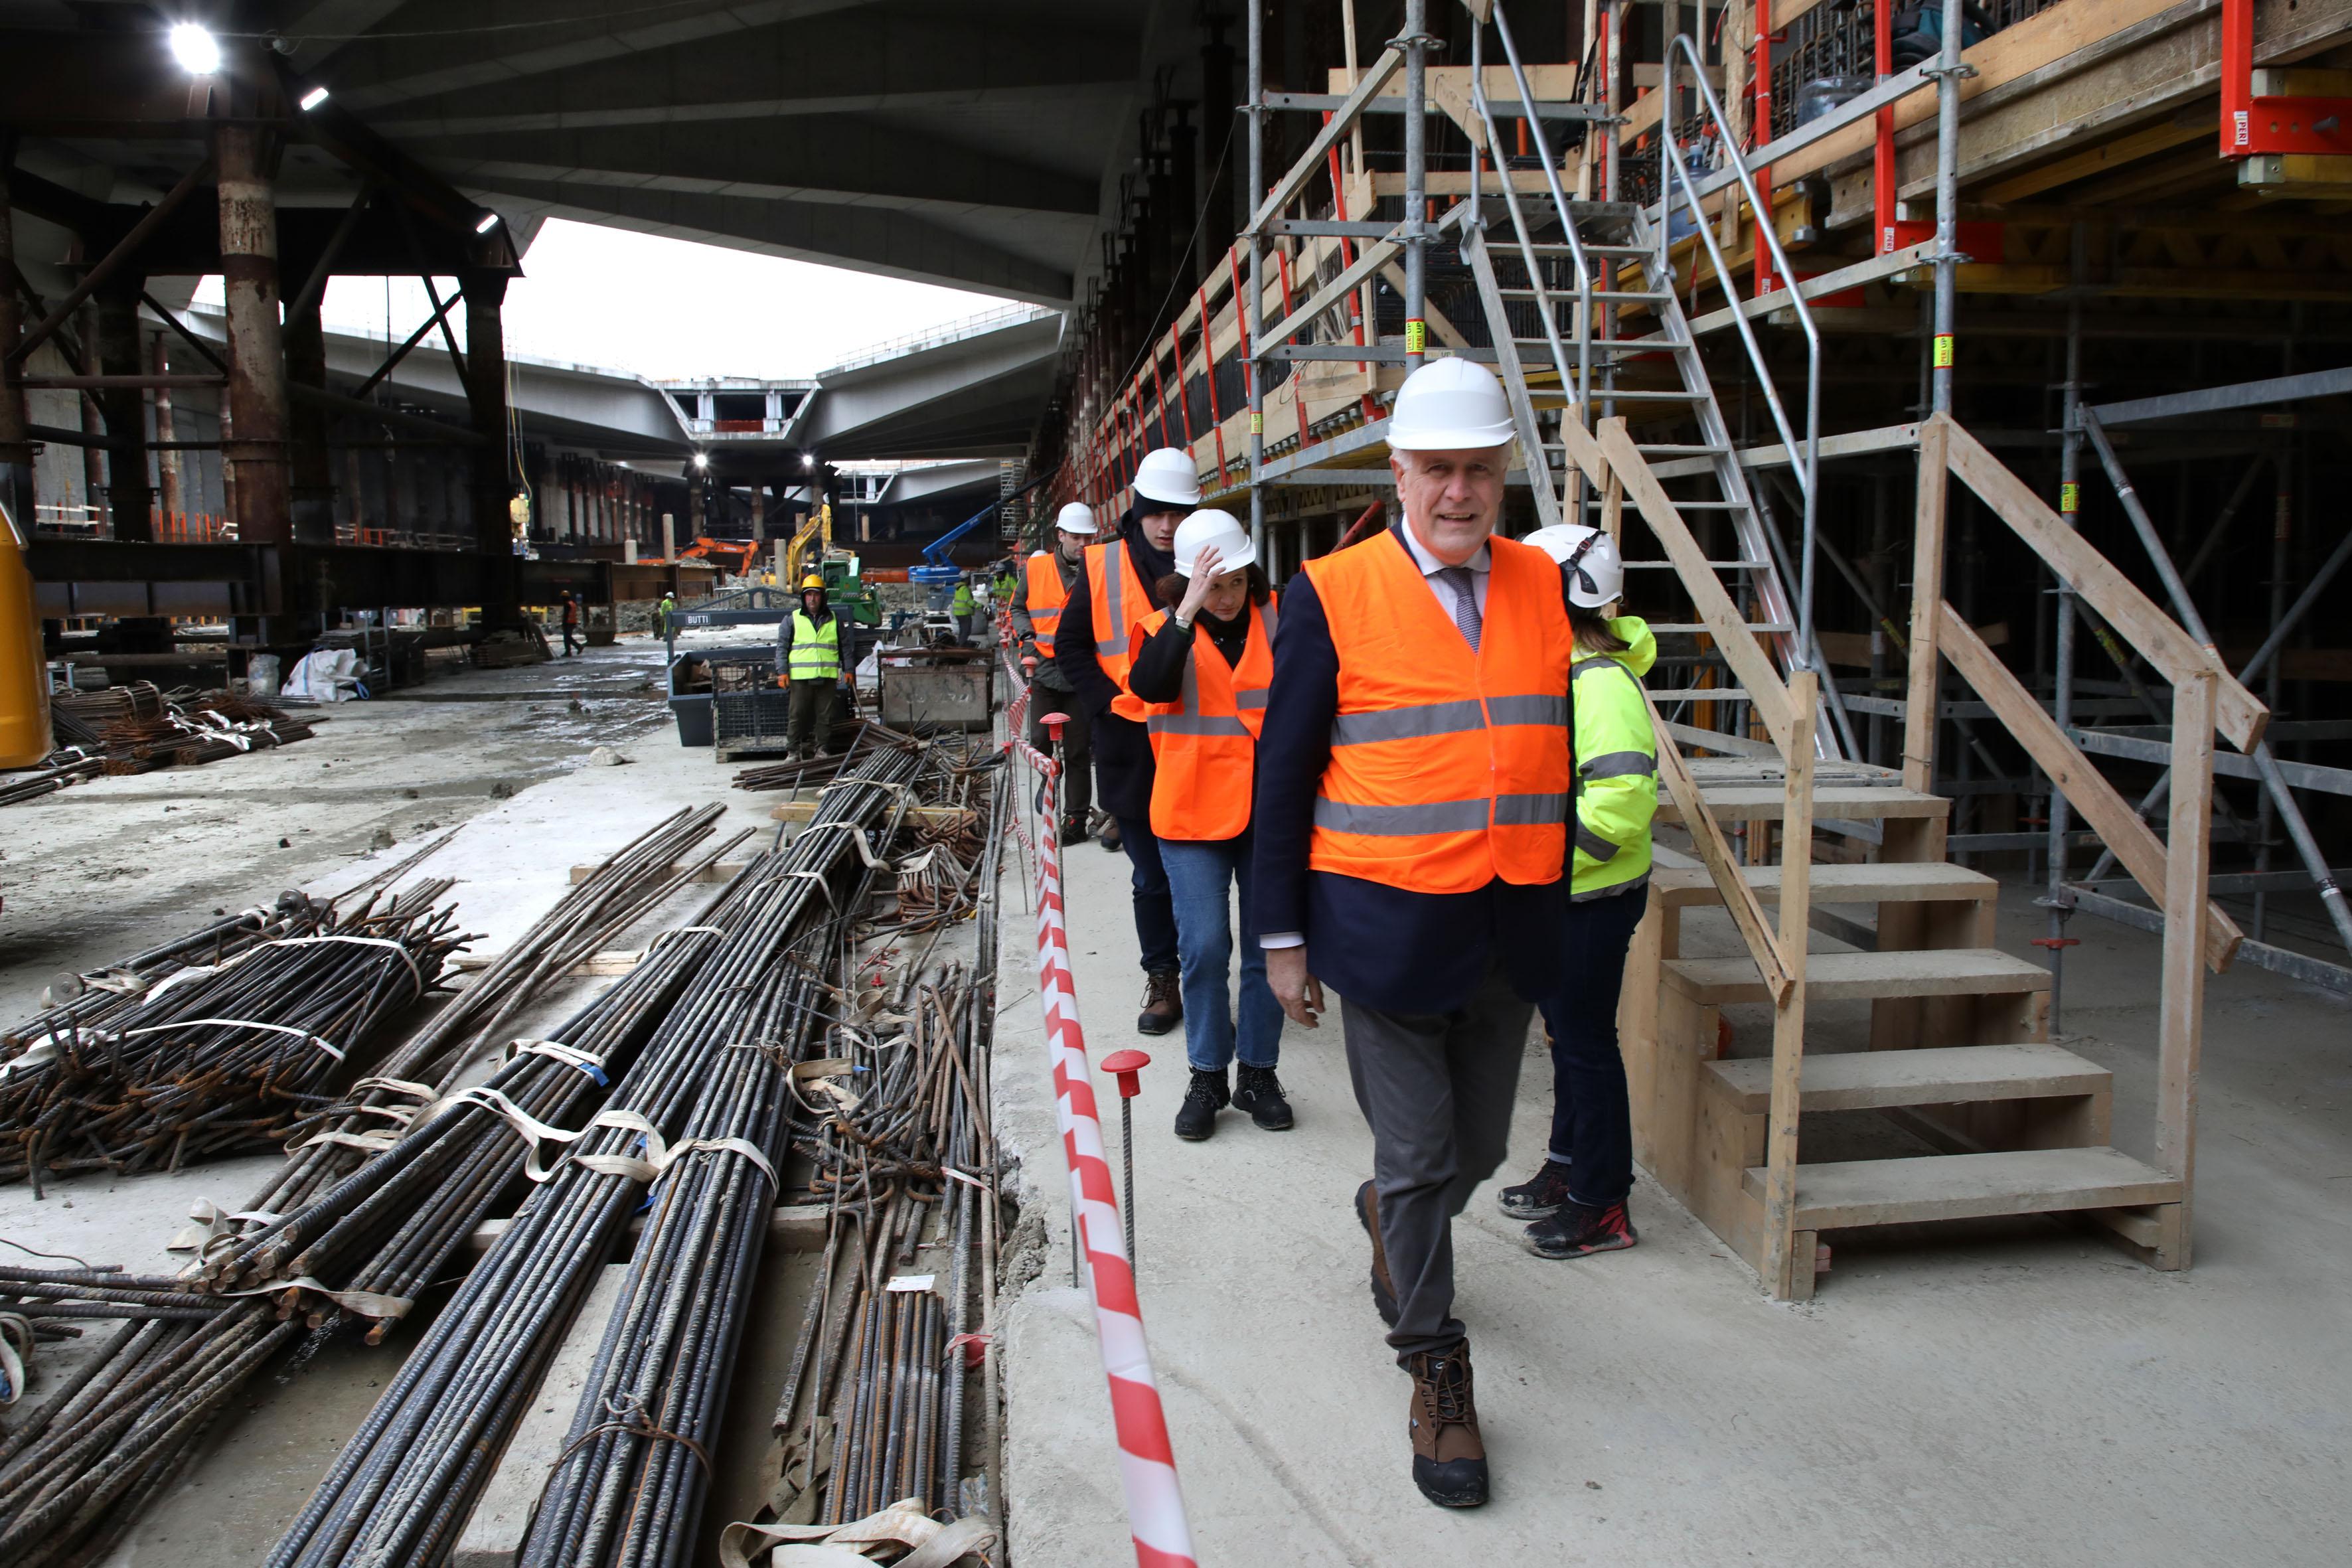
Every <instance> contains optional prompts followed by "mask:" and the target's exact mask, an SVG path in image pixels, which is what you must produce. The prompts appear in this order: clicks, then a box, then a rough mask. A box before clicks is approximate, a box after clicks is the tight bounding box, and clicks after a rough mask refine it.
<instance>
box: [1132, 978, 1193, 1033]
mask: <svg viewBox="0 0 2352 1568" xmlns="http://www.w3.org/2000/svg"><path fill="white" fill-rule="evenodd" d="M1176 979H1177V976H1176V971H1174V970H1172V969H1162V970H1160V971H1157V972H1156V973H1150V974H1147V975H1145V976H1144V977H1143V1011H1142V1012H1140V1013H1139V1014H1137V1015H1136V1017H1135V1026H1136V1027H1137V1028H1138V1029H1139V1030H1141V1031H1142V1032H1143V1033H1145V1034H1147V1035H1164V1034H1166V1033H1167V1032H1168V1031H1169V1030H1171V1029H1172V1028H1174V1027H1175V1026H1177V1025H1178V1024H1180V1023H1181V1022H1183V1020H1184V998H1183V996H1182V995H1181V994H1180V993H1179V992H1178V990H1177V985H1176Z"/></svg>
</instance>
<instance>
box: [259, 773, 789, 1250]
mask: <svg viewBox="0 0 2352 1568" xmlns="http://www.w3.org/2000/svg"><path fill="white" fill-rule="evenodd" d="M725 813H726V807H724V806H722V805H705V806H698V807H690V808H686V809H681V810H679V811H677V812H675V813H673V814H671V815H670V816H667V817H665V818H663V819H662V820H661V821H660V822H657V823H656V824H655V825H654V826H652V827H649V828H647V829H646V831H645V832H643V833H641V834H639V835H638V836H637V837H635V838H634V839H631V840H630V841H629V842H628V843H627V844H625V845H623V846H622V847H620V848H619V849H616V850H614V852H613V853H612V854H611V855H610V856H608V857H607V858H605V859H604V861H603V862H602V863H601V864H600V865H598V866H597V868H595V870H594V871H593V872H591V873H590V874H589V876H588V878H587V879H585V880H584V881H580V882H575V883H573V884H572V886H571V887H569V888H567V889H564V892H563V895H562V897H561V898H559V899H558V900H556V901H555V903H554V905H553V906H552V907H551V908H550V909H549V910H548V911H547V913H545V914H544V915H541V917H540V918H539V919H538V920H537V921H534V922H532V924H531V926H530V930H528V931H525V932H523V934H522V935H521V936H520V937H519V938H517V939H516V940H515V942H513V944H512V945H510V946H509V947H508V948H507V949H506V950H505V951H504V952H501V953H499V956H498V957H497V958H496V959H495V960H494V961H492V962H491V963H489V964H488V966H487V967H485V968H484V969H483V970H482V971H481V972H480V973H478V974H476V975H475V976H474V977H473V979H472V980H471V981H469V982H468V983H467V984H466V986H465V987H464V988H463V989H462V990H460V991H459V992H458V993H457V994H456V995H455V996H454V997H452V998H451V999H450V1001H449V1002H448V1004H447V1005H446V1006H444V1007H443V1008H442V1009H441V1010H440V1011H439V1012H438V1013H436V1015H435V1016H433V1018H432V1019H431V1020H430V1021H428V1022H427V1023H425V1025H424V1026H422V1027H421V1028H419V1029H418V1030H417V1031H416V1033H415V1034H414V1035H413V1036H411V1037H409V1038H408V1039H407V1040H406V1041H405V1042H404V1043H403V1044H402V1045H401V1046H400V1047H398V1048H397V1049H395V1050H394V1051H393V1052H392V1053H391V1054H390V1055H389V1056H388V1057H387V1058H386V1059H385V1060H384V1062H383V1065H382V1066H380V1067H379V1068H376V1070H375V1073H374V1075H373V1078H374V1081H373V1082H369V1083H367V1084H366V1085H365V1087H363V1088H361V1089H359V1090H358V1091H357V1092H356V1093H355V1094H354V1095H353V1096H352V1098H351V1099H350V1100H346V1101H344V1102H342V1103H341V1104H339V1105H337V1106H336V1107H334V1108H333V1109H332V1111H331V1114H330V1115H329V1117H328V1118H327V1119H326V1121H325V1123H324V1125H323V1128H322V1131H325V1132H326V1133H328V1134H329V1136H326V1137H324V1138H321V1139H320V1140H319V1141H317V1142H314V1143H312V1145H311V1146H310V1148H308V1149H305V1150H302V1151H299V1152H298V1153H297V1155H296V1157H295V1158H293V1159H291V1160H289V1162H288V1163H287V1164H286V1166H285V1167H284V1169H282V1170H281V1171H279V1172H278V1175H277V1177H276V1178H275V1179H274V1180H272V1181H271V1182H270V1183H269V1184H267V1185H266V1186H264V1187H263V1188H262V1190H261V1191H260V1192H259V1193H257V1194H255V1196H254V1199H253V1201H252V1202H251V1203H249V1204H247V1205H246V1209H247V1211H262V1212H267V1213H275V1214H291V1213H294V1212H295V1211H296V1210H298V1209H299V1208H301V1207H303V1206H304V1205H307V1204H309V1203H310V1202H312V1201H314V1200H315V1199H317V1198H318V1197H319V1196H320V1194H322V1193H324V1192H325V1191H326V1190H327V1189H328V1188H329V1187H330V1186H331V1185H332V1184H334V1183H336V1182H337V1181H339V1180H341V1178H342V1177H343V1176H344V1175H345V1174H347V1173H350V1172H351V1171H352V1169H354V1168H355V1167H356V1166H357V1165H358V1164H359V1163H361V1161H362V1159H364V1158H365V1157H366V1156H367V1154H368V1153H370V1152H373V1151H372V1150H371V1149H370V1148H369V1142H371V1141H378V1142H379V1143H380V1142H381V1140H382V1134H383V1132H384V1131H385V1129H386V1125H387V1123H393V1124H395V1125H396V1124H399V1123H400V1121H402V1119H403V1118H404V1116H406V1115H408V1114H409V1113H413V1112H414V1111H415V1109H416V1107H417V1103H418V1098H417V1094H416V1091H415V1090H414V1089H404V1088H400V1087H396V1086H398V1085H403V1084H419V1083H421V1084H424V1085H426V1086H429V1087H430V1088H431V1089H432V1090H433V1093H434V1097H435V1098H436V1099H438V1098H440V1097H442V1096H445V1095H446V1094H448V1093H450V1092H451V1091H452V1090H453V1089H454V1088H455V1087H456V1083H457V1079H458V1078H459V1077H460V1076H462V1075H463V1074H464V1073H465V1071H466V1070H467V1068H468V1067H470V1066H471V1065H472V1064H473V1063H475V1062H477V1061H478V1060H479V1059H480V1058H482V1057H483V1056H484V1055H485V1054H486V1053H488V1052H489V1051H491V1050H494V1049H496V1048H498V1047H499V1046H500V1045H502V1044H503V1043H504V1031H505V1029H506V1027H507V1026H508V1025H509V1023H511V1022H512V1020H513V1019H514V1017H515V1016H516V1015H518V1014H519V1013H520V1011H521V1010H522V1009H523V1008H524V1007H526V1006H528V1005H530V1003H531V1001H532V1000H533V999H534V998H535V997H538V996H541V995H543V994H545V993H546V990H547V988H548V986H549V985H551V984H553V983H554V982H555V981H556V980H557V979H559V978H560V977H562V975H563V974H564V973H567V972H568V971H569V970H571V969H572V967H573V966H574V965H575V964H577V963H580V962H581V961H582V960H583V959H584V958H586V957H588V956H589V955H590V954H591V953H593V952H596V951H597V950H598V949H600V948H602V947H603V946H604V944H605V943H607V942H611V941H612V940H614V938H615V937H617V936H618V935H619V934H620V933H621V932H623V931H626V930H628V929H629V927H631V926H633V925H635V923H636V922H637V921H640V920H642V919H644V918H645V917H646V915H647V914H649V913H651V912H652V911H653V910H656V909H658V908H659V907H660V906H661V905H662V904H663V903H664V902H665V901H666V900H668V899H669V898H670V897H671V896H672V895H673V894H675V893H676V892H677V890H678V889H680V888H681V887H683V886H685V885H686V884H688V883H689V882H691V881H694V880H695V879H698V878H700V877H702V876H703V875H704V874H706V873H707V872H708V871H709V869H710V868H712V867H713V866H715V865H717V864H718V863H719V861H720V860H721V859H722V858H724V857H725V856H726V855H727V854H728V853H729V852H730V851H731V850H734V849H736V848H738V847H740V846H741V845H742V844H743V842H744V841H745V840H746V839H748V838H749V837H751V834H750V833H749V832H744V833H740V834H737V835H735V836H733V837H730V838H728V839H726V840H725V841H723V842H721V843H719V844H717V845H715V846H710V845H706V844H705V842H704V841H705V840H707V839H708V838H709V837H710V835H711V834H712V833H713V832H715V831H716V830H717V827H718V823H719V817H720V816H723V815H725Z"/></svg>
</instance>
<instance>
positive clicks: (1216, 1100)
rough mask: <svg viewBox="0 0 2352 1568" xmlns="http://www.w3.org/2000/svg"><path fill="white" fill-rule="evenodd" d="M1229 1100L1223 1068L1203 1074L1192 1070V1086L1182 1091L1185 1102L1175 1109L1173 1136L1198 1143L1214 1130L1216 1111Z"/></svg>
mask: <svg viewBox="0 0 2352 1568" xmlns="http://www.w3.org/2000/svg"><path fill="white" fill-rule="evenodd" d="M1232 1101H1233V1096H1232V1095H1231V1094H1230V1093H1228V1092H1227V1091H1226V1089H1225V1075H1224V1071H1223V1068H1220V1069H1218V1070H1217V1071H1215V1072H1203V1071H1202V1069H1201V1068H1193V1069H1192V1085H1191V1087H1190V1088H1188V1089H1185V1090H1184V1103H1183V1104H1181V1105H1180V1106H1178V1107H1177V1108H1176V1136H1177V1137H1179V1138H1181V1139H1183V1140H1184V1141H1186V1142H1191V1143H1198V1142H1201V1140H1202V1139H1203V1138H1206V1137H1207V1136H1208V1135H1209V1134H1210V1133H1212V1132H1214V1131H1216V1130H1217V1112H1218V1111H1220V1110H1223V1109H1224V1108H1225V1107H1226V1106H1227V1105H1228V1104H1230V1103H1232Z"/></svg>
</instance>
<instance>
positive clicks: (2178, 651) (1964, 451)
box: [1919, 415, 2270, 752]
mask: <svg viewBox="0 0 2352 1568" xmlns="http://www.w3.org/2000/svg"><path fill="white" fill-rule="evenodd" d="M1938 423H1940V424H1941V425H1942V426H1944V427H1945V430H1946V432H1947V437H1946V438H1947V441H1948V448H1949V449H1948V460H1949V462H1950V465H1951V471H1952V472H1953V473H1954V474H1956V475H1958V477H1959V479H1961V480H1962V482H1964V483H1965V484H1967V486H1968V487H1969V489H1972V490H1974V491H1976V493H1977V494H1978V496H1979V497H1980V498H1982V500H1983V501H1984V503H1985V504H1986V505H1987V506H1989V507H1990V508H1992V510H1993V511H1994V513H1995V514H1996V515H1997V516H1999V517H2000V520H2001V521H2003V522H2005V523H2007V524H2008V525H2009V526H2010V528H2011V530H2012V531H2015V532H2016V534H2017V536H2018V537H2019V538H2020V539H2022V540H2024V541H2025V542H2026V543H2027V544H2029V545H2031V546H2032V548H2033V551H2034V552H2035V553H2036V554H2038V555H2040V556H2041V557H2042V559H2043V560H2044V561H2047V562H2048V563H2050V565H2051V569H2052V570H2053V571H2055V572H2056V573H2057V574H2059V575H2060V576H2062V577H2063V578H2064V579H2065V580H2066V582H2067V584H2069V585H2070V586H2072V587H2073V588H2074V592H2076V593H2077V594H2080V595H2082V596H2083V597H2084V599H2086V600H2088V601H2089V602H2090V605H2091V607H2092V608H2093V609H2095V610H2096V611H2097V612H2098V613H2099V615H2100V616H2103V617H2104V618H2105V620H2106V621H2107V623H2108V624H2109V625H2110V626H2114V627H2115V628H2116V630H2117V631H2119V632H2121V633H2122V634H2123V635H2124V637H2125V638H2126V640H2128V641H2129V642H2130V643H2131V645H2132V647H2136V648H2137V649H2138V650H2139V651H2140V652H2141V653H2142V654H2144V655H2145V656H2147V659H2148V661H2149V662H2150V663H2152V664H2154V665H2155V666H2156V667H2157V668H2158V669H2159V670H2161V671H2163V673H2164V678H2165V679H2166V680H2168V681H2169V682H2171V683H2172V684H2173V685H2174V686H2176V687H2177V686H2179V684H2180V683H2181V682H2182V681H2183V680H2186V679H2189V676H2191V675H2192V674H2194V673H2197V672H2199V671H2204V672H2206V673H2209V674H2210V675H2212V676H2213V677H2214V678H2215V679H2214V718H2215V721H2216V722H2217V723H2218V724H2219V725H2220V727H2221V733H2222V734H2223V735H2225V736H2227V737H2228V738H2229V742H2230V743H2231V745H2233V746H2235V747H2237V748H2238V749H2239V750H2240V751H2242V752H2251V751H2252V750H2253V749H2254V747H2255V745H2256V744H2257V743H2258V742H2260V741H2261V740H2262V738H2263V730H2264V729H2265V728H2266V727H2267V726H2268V725H2269V723H2270V710H2269V709H2267V708H2265V707H2263V704H2262V701H2261V700H2259V699H2258V698H2256V697H2255V696H2254V694H2253V693H2252V692H2251V691H2249V690H2247V689H2245V687H2243V686H2242V685H2241V684H2239V681H2238V678H2237V677H2236V676H2234V675H2231V673H2230V670H2229V667H2228V666H2226V665H2224V664H2223V663H2222V662H2221V655H2220V654H2219V653H2218V652H2216V651H2215V650H2214V649H2212V648H2210V647H2200V646H2199V645H2198V643H2197V641H2196V639H2195V638H2193V637H2190V636H2189V634H2188V633H2187V632H2186V631H2183V630H2182V629H2181V627H2180V624H2179V622H2177V621H2175V620H2174V619H2173V618H2172V617H2171V616H2168V615H2166V614H2165V613H2164V611H2163V610H2162V609H2160V608H2159V607H2158V605H2157V603H2156V601H2155V600H2153V599H2151V598H2149V597H2148V596H2147V595H2146V594H2143V593H2141V592H2140V590H2139V589H2138V587H2137V585H2135V584H2133V583H2132V581H2131V580H2130V579H2129V578H2127V577H2126V576H2125V575H2124V574H2122V573H2121V572H2120V571H2118V570H2117V569H2116V564H2115V563H2114V562H2112V561H2109V560H2108V559H2107V558H2106V557H2105V556H2104V555H2102V554H2100V553H2099V552H2097V551H2096V550H2094V549H2093V548H2092V547H2091V545H2090V544H2089V542H2086V541H2085V540H2084V538H2083V536H2082V534H2081V533H2079V532H2077V531H2075V530H2074V529H2071V528H2068V527H2067V526H2066V525H2065V524H2064V523H2063V521H2060V520H2059V517H2058V514H2057V513H2056V512H2054V511H2053V510H2050V507H2049V505H2048V503H2046V502H2044V501H2043V500H2042V498H2041V497H2040V496H2037V495H2035V494H2034V493H2033V492H2032V490H2031V489H2027V488H2026V484H2025V481H2024V480H2022V479H2019V478H2018V477H2017V476H2016V475H2015V474H2013V473H2011V472H2010V470H2009V469H2008V468H2007V467H2006V466H2004V465H2003V464H2002V462H2001V461H2000V458H1996V457H1994V456H1993V455H1992V454H1991V453H1990V451H1988V450H1986V449H1985V447H1984V445H1983V443H1981V442H1979V440H1978V439H1977V438H1976V437H1973V436H1971V435H1969V433H1968V432H1967V431H1966V430H1964V429H1962V428H1961V427H1960V426H1958V424H1955V423H1954V422H1953V421H1952V420H1951V419H1950V417H1949V416H1945V415H1937V416H1933V417H1931V418H1930V419H1929V420H1928V421H1927V425H1922V426H1920V429H1919V437H1920V443H1921V445H1920V455H1921V460H1922V461H1923V462H1924V461H1925V460H1926V455H1927V446H1926V443H1927V429H1928V426H1933V425H1936V424H1938ZM1942 596H1943V595H1942V590H1941V588H1940V586H1939V587H1938V589H1937V593H1936V595H1935V596H1934V597H1932V598H1930V599H1928V601H1927V602H1928V603H1929V604H1933V603H1935V602H1936V600H1937V599H1940V598H1941V597H1942Z"/></svg>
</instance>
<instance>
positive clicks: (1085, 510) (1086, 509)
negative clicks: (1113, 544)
mask: <svg viewBox="0 0 2352 1568" xmlns="http://www.w3.org/2000/svg"><path fill="white" fill-rule="evenodd" d="M1054 526H1055V528H1057V529H1059V530H1060V531H1062V532H1064V533H1095V532H1097V531H1100V530H1101V527H1102V525H1101V524H1100V523H1098V522H1097V521H1095V509H1094V508H1092V507H1090V506H1088V505H1087V503H1086V502H1084V501H1082V500H1074V501H1072V502H1070V503H1069V504H1068V505H1067V506H1065V507H1064V508H1062V510H1060V511H1057V512H1055V514H1054Z"/></svg>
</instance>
